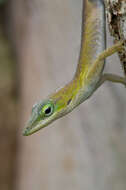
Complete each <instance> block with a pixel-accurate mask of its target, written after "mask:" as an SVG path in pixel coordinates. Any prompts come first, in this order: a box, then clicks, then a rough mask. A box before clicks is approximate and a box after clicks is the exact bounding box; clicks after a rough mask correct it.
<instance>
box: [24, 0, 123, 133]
mask: <svg viewBox="0 0 126 190" xmlns="http://www.w3.org/2000/svg"><path fill="white" fill-rule="evenodd" d="M82 26H83V27H82V40H81V50H80V57H79V61H78V66H77V69H76V73H75V75H74V77H73V79H72V80H71V81H70V82H69V83H68V84H67V85H65V86H64V87H63V88H61V89H60V90H58V91H55V92H54V93H52V94H51V95H49V96H48V97H47V98H46V99H45V100H44V101H40V102H39V103H37V104H36V105H34V106H33V108H32V113H31V117H30V120H29V121H28V123H27V125H26V128H25V129H24V131H23V135H24V136H28V135H31V134H33V133H35V132H36V131H38V130H40V129H41V128H44V127H46V126H47V125H49V124H50V123H52V122H53V121H54V120H56V119H58V118H60V117H62V116H64V115H66V114H68V113H69V112H71V111H72V110H73V109H74V108H75V107H77V106H78V105H79V104H81V103H82V102H84V101H85V100H86V99H88V98H89V97H90V96H91V95H92V94H93V93H94V92H95V90H96V89H97V88H98V87H100V86H101V85H102V84H103V83H104V82H105V81H107V80H108V81H112V82H117V83H121V84H124V85H126V79H125V78H123V77H120V76H117V75H114V74H103V69H104V64H105V63H104V59H105V58H106V57H108V56H110V55H112V54H113V53H115V52H117V51H119V50H121V49H122V44H123V43H122V42H118V43H116V44H115V45H113V46H112V47H110V48H108V49H107V50H105V40H106V39H105V10H104V3H103V1H102V0H84V16H83V19H82Z"/></svg>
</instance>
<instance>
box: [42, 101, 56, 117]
mask: <svg viewBox="0 0 126 190" xmlns="http://www.w3.org/2000/svg"><path fill="white" fill-rule="evenodd" d="M53 112H54V105H53V104H52V103H47V104H46V105H44V106H43V107H42V110H41V113H42V114H43V115H44V116H46V117H48V116H50V115H52V114H53Z"/></svg>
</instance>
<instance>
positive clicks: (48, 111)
mask: <svg viewBox="0 0 126 190" xmlns="http://www.w3.org/2000/svg"><path fill="white" fill-rule="evenodd" d="M50 112H51V107H48V108H47V109H46V110H45V114H46V115H48V114H50Z"/></svg>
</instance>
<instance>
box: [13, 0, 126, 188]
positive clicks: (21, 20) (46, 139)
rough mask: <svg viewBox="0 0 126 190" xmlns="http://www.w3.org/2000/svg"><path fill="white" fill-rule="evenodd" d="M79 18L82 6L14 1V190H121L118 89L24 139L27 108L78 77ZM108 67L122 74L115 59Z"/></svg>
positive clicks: (125, 158) (123, 169)
mask: <svg viewBox="0 0 126 190" xmlns="http://www.w3.org/2000/svg"><path fill="white" fill-rule="evenodd" d="M15 10H16V11H15ZM81 12H82V0H77V1H76V0H69V1H68V0H64V1H59V0H53V1H52V0H41V1H40V0H32V1H28V0H27V1H21V0H16V1H14V0H13V5H12V13H13V14H12V15H11V16H12V22H13V25H12V30H13V31H14V38H15V39H16V48H17V55H18V61H19V65H20V84H21V104H20V111H21V112H20V114H19V115H20V121H21V127H20V132H19V141H20V146H19V148H20V149H19V155H18V171H17V179H16V190H17V189H18V190H35V189H37V190H59V189H60V190H64V189H65V190H84V189H86V190H106V189H108V190H125V189H126V164H125V163H126V149H125V144H126V128H125V123H126V117H125V113H126V104H125V103H126V97H125V93H126V90H125V88H124V87H123V86H121V85H116V84H115V85H114V84H110V83H106V84H104V85H103V86H102V87H101V88H100V89H99V90H98V91H97V92H96V93H95V94H94V95H93V96H92V97H91V98H90V99H89V100H88V101H86V102H85V103H83V104H82V105H81V106H79V107H78V108H77V109H76V110H75V111H73V112H72V113H71V114H69V115H68V116H66V117H64V118H62V119H60V120H58V121H56V122H54V123H53V124H51V125H50V126H49V127H47V128H45V129H43V130H41V131H39V132H38V133H36V134H34V135H32V136H29V137H22V134H21V131H22V129H23V127H24V124H25V122H26V120H27V119H28V116H29V114H30V111H31V108H32V105H33V104H34V103H35V102H36V101H38V100H41V99H43V98H45V96H46V95H48V94H49V93H50V92H52V91H53V90H54V89H55V88H57V87H59V86H61V85H62V84H64V83H66V82H68V81H69V80H70V79H71V78H72V76H73V74H74V72H75V68H76V65H77V60H78V56H79V50H80V38H81V17H82V14H81ZM110 41H111V38H110V37H108V42H109V44H108V46H111V45H112V43H110ZM107 63H108V64H107V68H106V70H107V71H108V70H109V71H110V70H113V71H115V72H117V73H121V71H120V68H119V59H118V58H117V56H115V55H114V56H112V57H111V59H107Z"/></svg>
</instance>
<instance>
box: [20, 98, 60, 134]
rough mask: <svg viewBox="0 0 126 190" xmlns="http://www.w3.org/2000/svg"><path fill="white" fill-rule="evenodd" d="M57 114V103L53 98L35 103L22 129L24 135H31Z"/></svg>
mask: <svg viewBox="0 0 126 190" xmlns="http://www.w3.org/2000/svg"><path fill="white" fill-rule="evenodd" d="M57 115H58V110H57V104H56V103H54V102H53V100H45V101H43V102H39V103H37V104H35V105H34V106H33V108H32V112H31V116H30V119H29V121H28V123H27V124H26V128H25V129H24V131H23V135H24V136H28V135H31V134H33V133H35V132H36V131H38V130H40V129H41V128H44V127H46V126H47V125H48V124H49V123H51V122H52V121H53V120H55V119H56V117H57Z"/></svg>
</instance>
